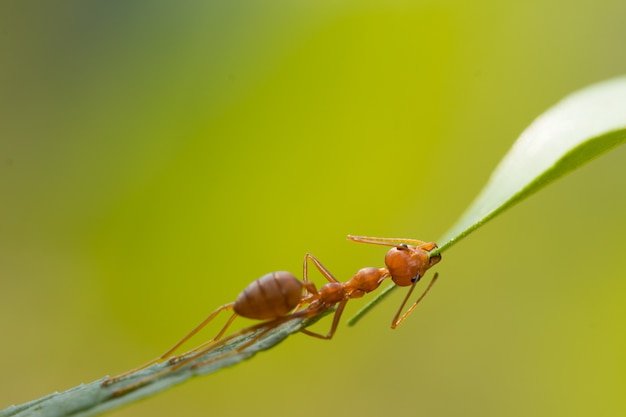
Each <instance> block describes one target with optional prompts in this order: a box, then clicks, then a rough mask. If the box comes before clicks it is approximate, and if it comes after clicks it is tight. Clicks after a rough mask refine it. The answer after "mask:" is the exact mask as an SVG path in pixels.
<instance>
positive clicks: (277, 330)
mask: <svg viewBox="0 0 626 417" xmlns="http://www.w3.org/2000/svg"><path fill="white" fill-rule="evenodd" d="M333 311H334V310H332V309H331V310H328V311H326V312H324V313H323V314H321V315H320V316H318V317H314V318H312V319H301V318H296V319H291V320H288V321H286V322H285V323H282V324H280V325H278V326H276V327H273V328H271V329H270V330H269V331H267V332H266V333H264V334H263V335H262V336H258V335H259V334H260V333H261V332H263V331H264V330H267V328H265V327H264V325H265V324H267V323H262V324H260V325H257V326H252V327H250V328H248V329H244V330H243V331H242V332H241V333H240V332H238V333H236V334H234V335H233V336H229V337H227V338H225V339H224V340H223V341H220V342H217V343H216V344H215V345H214V347H215V349H212V350H210V351H208V352H206V353H205V354H203V355H200V356H199V357H197V358H195V359H193V360H192V361H190V362H189V363H186V364H185V366H182V367H180V368H179V369H175V370H174V371H171V372H167V371H168V370H170V369H173V368H174V367H173V366H172V365H170V364H168V363H167V361H166V362H163V363H159V364H155V365H152V366H150V367H148V368H146V369H143V370H141V371H139V372H137V373H136V374H132V375H129V376H128V377H126V378H124V379H121V380H120V381H117V382H114V383H112V384H110V385H106V386H103V385H102V383H103V381H104V380H105V379H106V377H105V378H101V379H99V380H97V381H94V382H91V383H89V384H81V385H79V386H77V387H74V388H72V389H69V390H67V391H64V392H60V393H58V392H57V393H54V394H50V395H47V396H45V397H42V398H39V399H37V400H34V401H30V402H28V403H25V404H21V405H18V406H10V407H8V408H6V409H4V410H2V411H0V417H70V416H71V417H88V416H95V415H98V414H101V413H104V412H106V411H110V410H113V409H115V408H117V407H120V406H122V405H125V404H128V403H131V402H134V401H137V400H139V399H142V398H145V397H149V396H151V395H154V394H156V393H158V392H161V391H163V390H166V389H168V388H171V387H172V386H174V385H177V384H180V383H181V382H184V381H186V380H188V379H189V378H191V377H193V376H198V375H205V374H209V373H212V372H215V371H218V370H220V369H222V368H225V367H227V366H231V365H234V364H237V363H239V362H242V361H244V360H246V359H249V358H251V357H252V356H254V355H255V354H256V353H258V352H260V351H262V350H265V349H269V348H271V347H273V346H275V345H277V344H278V343H280V342H282V341H283V340H285V339H286V338H287V336H289V335H291V334H293V333H297V332H299V331H300V330H302V329H303V328H305V327H307V326H310V325H311V324H313V323H315V322H316V321H317V320H319V319H320V318H321V317H323V316H325V315H326V314H329V313H332V312H333ZM255 337H258V338H257V339H256V340H254V338H255ZM250 341H253V343H252V344H250V345H249V346H247V347H245V348H244V349H242V350H241V351H238V349H240V348H241V346H242V345H246V344H247V343H249V342H250ZM222 342H223V343H222ZM163 371H166V372H163ZM153 377H156V378H154V379H151V378H153ZM147 379H149V380H147ZM144 380H146V381H147V382H146V383H145V384H143V385H139V386H137V387H135V388H134V389H130V390H128V391H126V389H128V387H130V386H131V385H133V384H136V383H137V382H139V381H144Z"/></svg>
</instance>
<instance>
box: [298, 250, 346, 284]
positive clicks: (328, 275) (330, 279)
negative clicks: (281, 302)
mask: <svg viewBox="0 0 626 417" xmlns="http://www.w3.org/2000/svg"><path fill="white" fill-rule="evenodd" d="M309 261H311V262H313V263H314V264H315V266H316V267H317V269H318V270H319V271H320V272H321V273H322V275H324V278H326V279H327V280H328V282H339V281H338V280H337V278H335V277H334V276H333V274H331V273H330V271H328V269H326V267H325V266H324V265H322V263H321V262H320V261H318V260H317V258H316V257H315V256H313V255H311V254H310V253H307V254H306V255H304V271H303V273H302V275H303V276H304V278H303V281H304V282H308V281H309V270H308V269H309V268H308V266H309V265H308V263H309Z"/></svg>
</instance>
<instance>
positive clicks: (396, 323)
mask: <svg viewBox="0 0 626 417" xmlns="http://www.w3.org/2000/svg"><path fill="white" fill-rule="evenodd" d="M438 277H439V274H438V273H436V274H435V275H434V276H433V279H431V280H430V283H429V284H428V287H426V289H425V290H424V292H423V293H422V295H420V297H419V298H418V299H417V301H415V303H413V305H412V306H411V307H409V309H408V310H407V311H406V313H404V314H403V315H402V317H400V318H399V319H398V317H399V316H400V313H401V312H402V309H403V308H404V305H405V304H406V301H407V300H408V299H409V296H410V295H411V293H412V292H413V289H414V288H415V284H417V281H415V282H414V283H413V285H412V286H411V288H410V289H409V292H407V294H406V297H404V300H403V301H402V304H400V308H399V309H398V312H397V313H396V315H395V316H394V317H393V321H392V322H391V328H392V329H395V328H396V327H398V326H399V325H401V324H402V322H403V321H404V320H405V319H406V318H407V317H408V316H409V314H411V313H412V312H413V310H415V307H417V304H418V303H419V302H420V301H422V298H424V297H425V296H426V294H427V293H428V291H429V290H430V289H431V288H432V286H433V285H434V284H435V281H437V278H438Z"/></svg>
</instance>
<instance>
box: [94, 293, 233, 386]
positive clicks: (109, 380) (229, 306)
mask: <svg viewBox="0 0 626 417" xmlns="http://www.w3.org/2000/svg"><path fill="white" fill-rule="evenodd" d="M233 305H234V303H229V304H225V305H223V306H221V307H219V308H218V309H217V310H215V311H214V312H213V313H211V314H210V315H209V316H208V317H207V318H206V319H204V320H203V321H202V323H200V324H199V325H197V326H196V327H195V328H194V329H193V330H192V331H190V332H189V333H187V334H186V335H185V336H184V337H183V338H182V339H180V340H179V341H178V342H177V343H176V344H175V345H174V346H172V347H171V348H170V349H168V350H167V351H166V352H165V353H163V354H162V355H161V356H159V357H157V358H154V359H152V360H151V361H148V362H146V363H144V364H143V365H141V366H139V367H137V368H134V369H131V370H130V371H127V372H124V373H122V374H119V375H117V376H114V377H112V378H107V379H105V380H104V381H103V382H102V385H103V386H105V385H110V384H112V383H114V382H117V381H119V380H120V379H122V378H125V377H127V376H129V375H132V374H134V373H136V372H139V371H141V370H142V369H145V368H147V367H148V366H150V365H153V364H155V363H157V362H159V361H162V360H164V359H167V358H169V357H170V356H172V353H174V352H175V351H176V349H178V348H179V347H180V346H181V345H182V344H183V343H185V342H186V341H187V340H189V339H190V338H191V337H192V336H194V335H195V334H196V333H198V332H199V331H200V330H201V329H202V328H203V327H204V326H206V325H207V324H208V323H209V322H210V321H211V320H213V319H214V318H215V316H217V315H218V314H219V313H220V312H221V311H223V310H232V308H233ZM235 317H237V315H236V314H234V315H233V316H232V317H231V318H230V319H228V321H227V322H226V324H225V325H224V327H223V328H222V330H220V332H219V333H218V334H217V336H215V337H214V338H213V339H211V340H210V341H209V342H207V343H210V342H213V341H215V340H217V339H219V338H220V337H222V335H223V334H224V332H225V331H226V329H227V328H228V326H230V324H231V323H232V322H233V320H234V319H235Z"/></svg>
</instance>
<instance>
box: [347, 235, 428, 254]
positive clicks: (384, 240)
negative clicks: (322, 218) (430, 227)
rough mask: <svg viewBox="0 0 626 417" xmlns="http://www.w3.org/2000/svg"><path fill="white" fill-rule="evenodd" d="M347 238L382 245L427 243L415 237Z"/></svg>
mask: <svg viewBox="0 0 626 417" xmlns="http://www.w3.org/2000/svg"><path fill="white" fill-rule="evenodd" d="M348 240H351V241H353V242H359V243H369V244H373V245H383V246H400V245H411V246H421V245H424V244H427V243H426V242H424V241H421V240H417V239H401V238H395V237H370V236H352V235H348ZM435 246H436V245H435ZM426 250H428V249H426Z"/></svg>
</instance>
